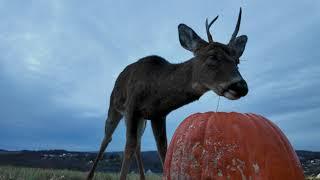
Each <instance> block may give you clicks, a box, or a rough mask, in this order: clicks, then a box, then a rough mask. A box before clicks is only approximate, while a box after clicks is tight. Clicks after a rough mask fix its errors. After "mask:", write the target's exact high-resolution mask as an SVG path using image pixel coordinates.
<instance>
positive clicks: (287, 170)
mask: <svg viewBox="0 0 320 180" xmlns="http://www.w3.org/2000/svg"><path fill="white" fill-rule="evenodd" d="M164 179H167V180H178V179H197V180H198V179H224V180H225V179H230V180H238V179H239V180H241V179H242V180H244V179H246V180H255V179H259V180H285V179H290V180H299V179H301V180H303V179H304V175H303V170H302V167H301V164H300V162H299V160H298V158H297V155H296V153H295V151H294V149H293V148H292V146H291V145H290V143H289V141H288V139H287V138H286V136H285V135H284V134H283V133H282V132H281V130H280V129H279V128H278V127H277V126H276V125H275V124H273V123H272V122H271V121H269V120H267V119H265V118H264V117H262V116H259V115H255V114H240V113H234V112H232V113H221V112H219V113H214V112H207V113H197V114H194V115H191V116H189V117H188V118H187V119H185V120H184V121H183V122H182V123H181V124H180V126H179V127H178V128H177V130H176V132H175V133H174V136H173V138H172V140H171V143H170V145H169V148H168V152H167V155H166V160H165V164H164Z"/></svg>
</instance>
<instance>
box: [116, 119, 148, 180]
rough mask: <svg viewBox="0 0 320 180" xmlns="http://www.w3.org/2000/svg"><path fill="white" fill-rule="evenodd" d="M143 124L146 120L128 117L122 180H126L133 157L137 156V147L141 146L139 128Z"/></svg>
mask: <svg viewBox="0 0 320 180" xmlns="http://www.w3.org/2000/svg"><path fill="white" fill-rule="evenodd" d="M142 123H145V120H144V119H142V118H140V117H135V116H128V118H127V119H126V125H127V132H126V146H125V150H124V157H123V162H122V167H121V172H120V180H125V179H126V177H127V174H128V172H129V168H130V164H131V161H132V158H133V155H134V154H135V152H136V150H137V147H138V145H139V144H140V140H141V136H140V129H139V128H141V124H142ZM142 173H143V172H142Z"/></svg>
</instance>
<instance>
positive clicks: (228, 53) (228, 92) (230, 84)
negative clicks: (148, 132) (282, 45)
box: [178, 8, 248, 100]
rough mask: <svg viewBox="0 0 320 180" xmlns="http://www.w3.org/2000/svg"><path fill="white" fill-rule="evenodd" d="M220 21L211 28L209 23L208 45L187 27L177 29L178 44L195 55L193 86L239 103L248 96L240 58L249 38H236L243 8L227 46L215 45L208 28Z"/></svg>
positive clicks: (244, 36) (217, 43)
mask: <svg viewBox="0 0 320 180" xmlns="http://www.w3.org/2000/svg"><path fill="white" fill-rule="evenodd" d="M217 19H218V16H217V17H216V18H215V19H213V20H212V21H211V22H210V23H209V24H208V20H206V31H207V36H208V42H207V41H205V40H203V39H201V38H200V37H199V36H198V35H197V34H196V33H195V32H194V31H193V30H192V29H191V28H190V27H188V26H187V25H185V24H180V25H179V26H178V30H179V40H180V44H181V45H182V47H184V48H185V49H187V50H189V51H191V52H193V54H194V56H195V57H194V59H195V61H194V62H195V64H194V66H193V83H194V85H195V86H201V87H202V88H206V89H208V90H212V91H214V92H215V93H216V94H218V95H219V96H224V97H226V98H228V99H231V100H236V99H239V98H240V97H243V96H245V95H246V94H247V93H248V86H247V83H246V81H245V80H244V79H243V78H242V76H241V74H240V72H239V69H238V64H239V62H240V61H239V58H240V57H241V55H242V53H243V51H244V49H245V46H246V43H247V39H248V38H247V36H246V35H241V36H237V34H238V31H239V28H240V21H241V8H240V12H239V16H238V21H237V25H236V28H235V30H234V32H233V34H232V37H231V39H230V41H229V43H228V44H222V43H219V42H215V41H213V39H212V36H211V34H210V31H209V28H210V26H211V25H212V24H213V23H214V21H216V20H217Z"/></svg>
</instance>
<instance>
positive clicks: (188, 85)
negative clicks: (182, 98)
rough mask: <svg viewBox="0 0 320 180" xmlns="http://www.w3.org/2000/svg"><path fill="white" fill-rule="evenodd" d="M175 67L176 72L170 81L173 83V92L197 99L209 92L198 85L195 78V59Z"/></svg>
mask: <svg viewBox="0 0 320 180" xmlns="http://www.w3.org/2000/svg"><path fill="white" fill-rule="evenodd" d="M174 66H175V70H174V71H173V72H172V74H171V75H170V76H171V77H170V79H172V81H173V82H171V84H172V88H173V90H176V91H177V92H180V93H182V95H183V94H184V95H185V94H187V95H189V96H193V97H194V98H197V99H199V98H200V97H201V96H202V95H203V94H204V93H205V92H207V91H208V89H207V88H205V87H203V86H202V85H200V84H199V83H197V82H196V81H195V78H194V77H193V72H194V71H193V69H194V68H195V59H193V58H192V59H190V60H188V61H185V62H183V63H180V64H175V65H174Z"/></svg>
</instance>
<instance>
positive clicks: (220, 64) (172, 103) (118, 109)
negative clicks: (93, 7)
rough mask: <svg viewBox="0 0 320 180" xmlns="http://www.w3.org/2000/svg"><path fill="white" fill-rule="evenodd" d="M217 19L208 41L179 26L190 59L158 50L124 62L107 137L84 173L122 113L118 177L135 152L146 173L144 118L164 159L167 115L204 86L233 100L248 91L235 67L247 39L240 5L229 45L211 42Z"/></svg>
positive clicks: (203, 90)
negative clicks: (177, 61) (123, 137)
mask: <svg viewBox="0 0 320 180" xmlns="http://www.w3.org/2000/svg"><path fill="white" fill-rule="evenodd" d="M216 19H217V17H216V18H215V19H214V20H213V21H212V22H211V23H210V24H208V22H206V29H207V35H208V42H206V41H205V40H203V39H201V38H200V37H199V36H198V35H197V34H196V33H195V32H194V31H193V30H192V29H191V28H190V27H188V26H187V25H185V24H180V25H179V26H178V31H179V40H180V43H181V45H182V46H183V47H184V48H185V49H187V50H189V51H191V52H193V54H194V57H193V58H191V59H190V60H187V61H185V62H183V63H180V64H172V63H170V62H168V61H167V60H165V59H163V58H161V57H159V56H148V57H144V58H142V59H140V60H138V61H137V62H135V63H133V64H130V65H128V66H127V67H126V68H125V69H124V70H123V71H122V72H121V73H120V75H119V77H118V78H117V80H116V82H115V86H114V89H113V91H112V94H111V97H110V106H109V111H108V118H107V120H106V125H105V137H104V139H103V141H102V143H101V147H100V151H99V153H98V155H97V158H96V160H95V162H94V164H93V167H92V169H91V171H90V173H89V174H88V177H87V179H92V178H93V175H94V170H95V168H96V166H97V163H98V161H99V159H100V158H102V157H103V153H104V151H105V149H106V147H107V145H108V144H109V142H110V141H111V136H112V134H113V132H114V130H115V128H116V127H117V125H118V123H119V121H120V119H121V118H122V117H124V118H125V122H126V128H127V129H126V146H125V151H124V157H123V163H122V168H121V175H120V179H122V180H124V179H126V175H127V173H128V171H129V167H130V162H131V160H132V157H133V155H135V157H136V159H137V161H138V167H139V171H140V178H141V179H145V176H144V170H143V164H142V160H141V156H140V146H141V136H142V134H143V132H144V129H145V125H146V120H151V126H152V130H153V133H154V136H155V140H156V144H157V148H158V152H159V156H160V159H161V162H162V164H163V163H164V160H165V155H166V150H167V135H166V121H165V120H166V116H167V115H168V114H169V113H170V112H171V111H173V110H175V109H177V108H179V107H181V106H183V105H186V104H188V103H190V102H193V101H195V100H198V99H199V98H200V97H201V96H202V95H203V94H204V93H206V92H207V91H214V92H215V93H216V94H218V95H219V96H224V97H226V98H228V99H232V100H234V99H239V98H240V97H242V96H245V95H246V94H247V92H248V87H247V84H246V82H245V80H244V79H243V78H242V76H241V75H240V73H239V71H238V64H239V58H240V56H241V55H242V53H243V51H244V49H245V45H246V42H247V36H245V35H242V36H239V37H237V33H238V31H239V27H240V20H241V9H240V13H239V18H238V22H237V26H236V29H235V31H234V33H233V35H232V38H231V40H230V42H229V43H228V44H227V45H225V44H222V43H218V42H214V41H213V38H212V36H211V34H210V32H209V28H210V26H211V25H212V24H213V22H214V21H215V20H216Z"/></svg>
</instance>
